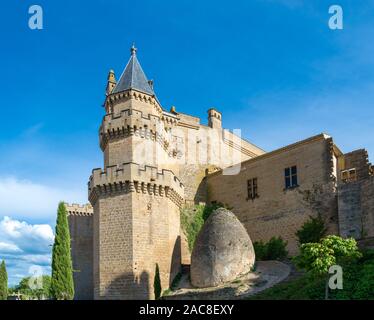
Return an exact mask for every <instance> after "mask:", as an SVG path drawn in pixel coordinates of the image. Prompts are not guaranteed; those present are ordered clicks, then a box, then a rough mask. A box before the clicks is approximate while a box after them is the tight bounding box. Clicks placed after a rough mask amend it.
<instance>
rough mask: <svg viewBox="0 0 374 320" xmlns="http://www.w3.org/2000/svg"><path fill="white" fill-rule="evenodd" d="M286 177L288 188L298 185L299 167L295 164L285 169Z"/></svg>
mask: <svg viewBox="0 0 374 320" xmlns="http://www.w3.org/2000/svg"><path fill="white" fill-rule="evenodd" d="M284 178H285V183H286V189H290V188H294V187H297V186H298V183H297V167H296V166H293V167H290V168H286V169H284Z"/></svg>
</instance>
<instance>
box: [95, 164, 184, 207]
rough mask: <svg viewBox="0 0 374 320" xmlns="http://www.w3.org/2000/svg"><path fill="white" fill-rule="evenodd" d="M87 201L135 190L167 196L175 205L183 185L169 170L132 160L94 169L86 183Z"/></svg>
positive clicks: (181, 197)
mask: <svg viewBox="0 0 374 320" xmlns="http://www.w3.org/2000/svg"><path fill="white" fill-rule="evenodd" d="M88 192H89V200H90V202H91V203H92V204H94V203H95V202H96V201H97V199H98V198H99V197H100V196H101V195H108V194H115V193H130V192H137V193H143V194H148V195H153V196H155V197H167V198H170V200H172V201H173V202H174V203H175V204H176V205H177V206H178V207H180V206H182V204H183V199H184V185H183V184H182V182H181V181H180V180H179V179H178V177H177V176H175V175H174V173H173V172H172V171H171V170H165V169H163V170H158V169H157V168H155V167H151V166H144V167H141V166H140V165H138V164H136V163H125V164H123V165H121V166H109V167H107V168H106V170H102V169H94V170H93V171H92V175H91V177H90V181H89V183H88Z"/></svg>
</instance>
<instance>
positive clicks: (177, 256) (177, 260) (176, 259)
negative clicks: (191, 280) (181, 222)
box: [169, 236, 182, 287]
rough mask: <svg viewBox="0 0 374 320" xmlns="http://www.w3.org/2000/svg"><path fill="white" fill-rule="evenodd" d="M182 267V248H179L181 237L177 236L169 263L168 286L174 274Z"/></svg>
mask: <svg viewBox="0 0 374 320" xmlns="http://www.w3.org/2000/svg"><path fill="white" fill-rule="evenodd" d="M181 268H182V248H181V237H180V236H178V238H177V240H175V244H174V249H173V255H172V257H171V265H170V270H171V274H170V280H169V287H171V285H172V283H173V280H174V278H175V276H176V275H177V274H178V273H179V272H181Z"/></svg>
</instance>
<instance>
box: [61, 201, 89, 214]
mask: <svg viewBox="0 0 374 320" xmlns="http://www.w3.org/2000/svg"><path fill="white" fill-rule="evenodd" d="M65 207H66V211H67V214H68V216H87V217H89V216H92V215H93V208H92V206H91V205H90V204H89V203H87V204H85V205H80V204H76V203H73V204H69V203H65Z"/></svg>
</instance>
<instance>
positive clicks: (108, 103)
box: [104, 89, 162, 115]
mask: <svg viewBox="0 0 374 320" xmlns="http://www.w3.org/2000/svg"><path fill="white" fill-rule="evenodd" d="M131 99H134V100H136V101H139V102H143V103H147V104H149V105H152V106H154V108H155V109H156V111H157V112H158V113H159V114H160V115H161V114H162V107H161V105H160V103H159V102H158V101H157V99H156V97H155V96H151V95H149V94H146V93H143V92H140V91H137V90H134V89H131V90H126V91H122V92H118V93H112V94H110V95H108V96H107V98H106V100H105V103H104V106H105V109H106V110H107V112H108V113H110V112H111V110H113V106H114V105H115V104H117V103H121V102H125V101H128V100H131Z"/></svg>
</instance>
